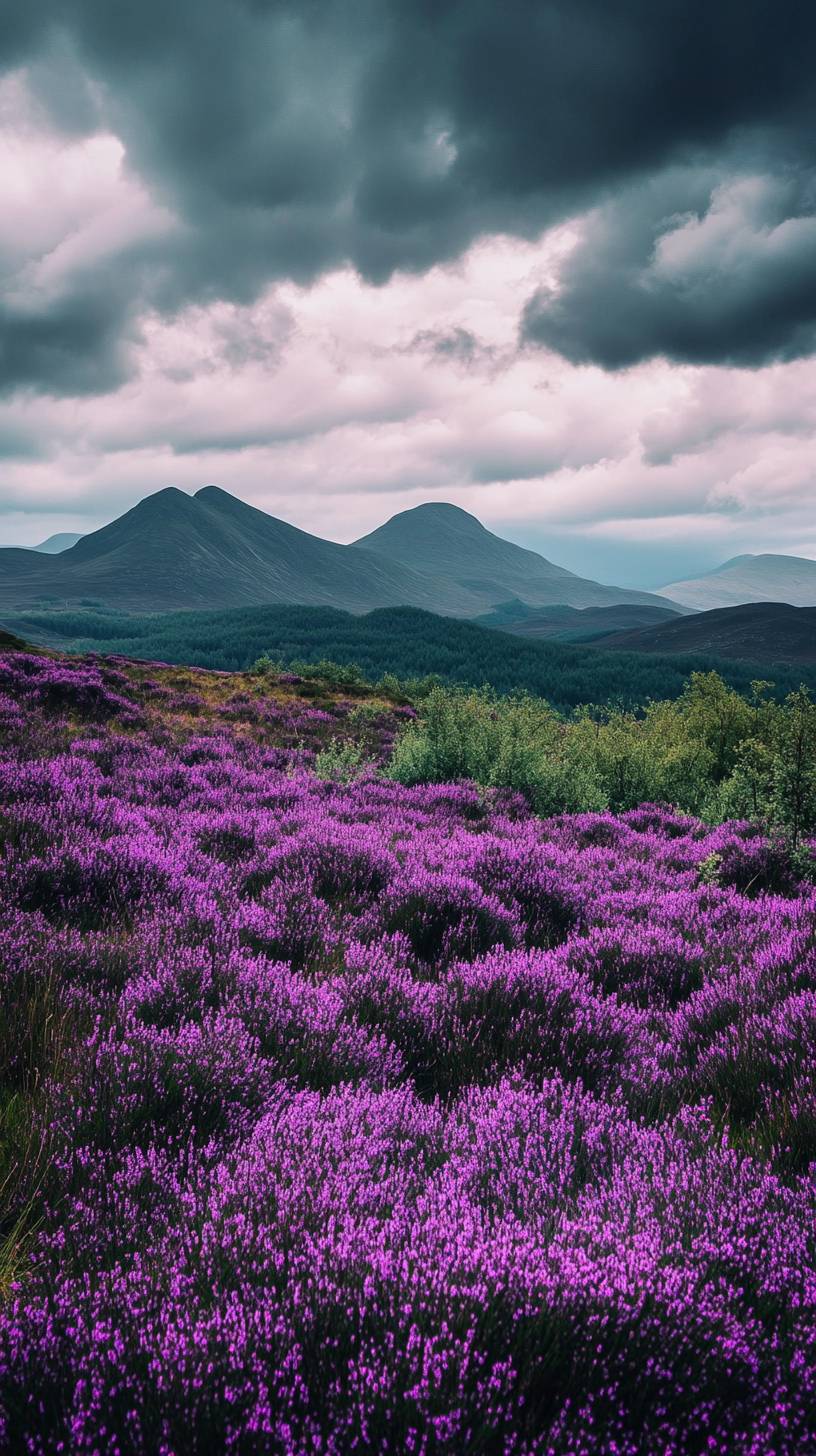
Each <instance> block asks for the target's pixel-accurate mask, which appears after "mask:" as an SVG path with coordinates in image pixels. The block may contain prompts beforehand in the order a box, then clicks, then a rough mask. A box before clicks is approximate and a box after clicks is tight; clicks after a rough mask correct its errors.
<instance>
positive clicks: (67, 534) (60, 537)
mask: <svg viewBox="0 0 816 1456" xmlns="http://www.w3.org/2000/svg"><path fill="white" fill-rule="evenodd" d="M81 540H82V536H81V534H80V533H79V532H78V531H58V532H57V534H56V535H55V536H49V537H48V539H47V540H46V541H41V542H40V544H39V546H32V548H31V549H32V551H44V552H45V554H46V556H58V555H59V553H60V551H67V550H68V549H69V548H70V547H71V546H76V543H77V541H81Z"/></svg>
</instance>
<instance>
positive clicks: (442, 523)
mask: <svg viewBox="0 0 816 1456" xmlns="http://www.w3.org/2000/svg"><path fill="white" fill-rule="evenodd" d="M406 538H407V544H406ZM372 543H373V544H372ZM510 598H518V599H519V600H521V601H523V602H524V603H526V604H527V605H528V606H531V607H541V606H544V605H559V604H563V605H565V606H572V607H588V606H598V607H600V606H615V605H623V604H642V605H649V606H652V607H655V606H658V607H660V608H662V609H663V610H667V609H668V610H671V609H672V608H673V604H672V603H671V602H667V600H666V599H665V598H664V597H662V596H655V595H653V594H651V593H647V592H633V591H629V590H627V589H626V588H624V587H609V586H604V585H601V584H600V583H598V582H594V581H590V580H588V579H585V578H582V577H579V576H576V575H575V574H574V573H572V572H569V571H567V570H566V569H565V568H564V567H561V566H557V565H555V564H554V563H553V562H550V561H548V560H547V559H546V558H545V557H543V556H541V555H539V554H538V553H537V552H535V551H529V550H527V549H526V548H524V547H522V546H517V545H515V543H513V542H510V541H506V540H504V538H502V537H500V536H496V535H495V534H494V533H493V532H492V531H489V530H488V529H487V527H485V526H483V525H482V523H481V522H480V521H479V520H478V519H477V518H476V517H475V516H472V515H470V514H469V513H468V512H467V511H463V510H462V509H461V508H460V507H458V506H453V505H450V504H447V503H442V502H436V503H427V504H425V505H423V506H418V507H414V508H413V510H411V511H407V512H400V513H398V515H396V516H394V517H392V518H391V519H390V520H389V521H386V522H385V523H384V525H383V526H382V527H379V528H378V529H377V531H375V532H372V533H370V534H369V536H367V537H363V538H361V540H360V541H358V542H353V543H351V544H350V545H340V544H338V543H337V542H334V541H327V540H324V539H323V538H322V537H320V536H313V535H311V534H310V533H309V532H307V531H303V530H301V529H300V528H299V527H297V526H293V525H291V524H290V523H289V522H287V521H284V520H281V519H279V518H278V517H275V516H271V515H269V514H268V513H267V512H265V511H262V510H259V509H258V508H257V507H255V506H251V505H249V504H247V503H246V502H245V501H242V500H240V499H239V498H238V497H236V496H233V495H231V494H230V493H229V492H228V491H225V490H223V489H221V488H220V487H218V486H212V485H208V486H203V487H201V489H200V490H198V491H197V492H196V493H195V494H194V495H188V494H187V492H186V491H182V490H179V489H178V488H177V487H175V486H167V487H165V488H164V489H163V490H159V491H156V492H154V493H153V494H152V495H149V496H145V497H144V498H143V499H142V500H141V501H138V502H137V503H136V505H134V506H132V507H131V508H130V509H129V510H127V511H125V512H124V513H123V514H122V515H120V516H118V517H117V518H116V519H115V520H113V521H111V522H109V523H108V524H107V525H105V526H101V527H100V528H99V529H98V530H96V531H92V532H90V533H88V534H87V535H84V536H81V537H80V538H79V539H78V540H77V541H76V542H75V543H74V544H73V545H72V546H70V547H68V548H67V549H65V550H63V551H60V552H59V553H56V554H53V555H47V554H45V553H41V552H39V551H36V550H26V549H24V548H22V547H6V548H4V549H0V607H4V608H6V609H7V610H8V609H16V608H24V607H27V606H32V605H35V604H37V603H40V604H43V603H45V604H46V605H47V604H52V603H61V604H65V605H82V604H85V605H94V606H97V605H102V606H104V607H112V608H116V609H123V610H126V611H147V612H152V611H166V610H183V609H185V608H187V609H221V608H224V609H227V608H230V607H238V606H255V605H259V606H260V605H264V604H272V603H280V604H292V605H301V606H331V607H337V608H339V609H340V610H345V611H351V612H356V613H361V612H367V611H372V610H375V609H377V608H379V607H391V606H411V607H419V608H421V609H423V610H425V611H431V612H434V613H437V614H440V615H443V616H451V617H460V618H463V619H475V618H477V617H479V616H481V615H483V614H484V613H485V612H489V611H490V610H491V609H493V608H494V607H495V606H496V605H497V604H499V603H501V602H506V601H507V600H508V599H510ZM676 610H679V609H676Z"/></svg>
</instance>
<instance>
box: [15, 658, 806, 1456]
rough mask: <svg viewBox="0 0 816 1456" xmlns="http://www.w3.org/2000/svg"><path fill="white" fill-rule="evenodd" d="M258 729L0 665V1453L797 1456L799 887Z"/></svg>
mask: <svg viewBox="0 0 816 1456" xmlns="http://www.w3.org/2000/svg"><path fill="white" fill-rule="evenodd" d="M160 679H161V680H160ZM279 687H280V692H279V694H278V697H277V698H276V697H275V696H274V695H272V694H266V695H265V696H258V695H256V696H253V695H252V694H251V693H250V692H249V691H247V690H245V689H242V690H239V689H238V688H234V687H233V686H231V685H230V682H229V679H224V680H223V681H222V682H220V683H215V682H214V681H211V680H210V679H206V680H205V679H204V677H202V681H201V682H200V683H199V684H196V685H195V686H191V685H190V683H180V682H178V681H176V680H175V679H174V678H173V677H172V674H170V675H169V676H168V675H165V677H162V674H161V670H160V669H159V668H156V667H155V666H154V667H153V668H152V669H151V670H150V675H147V673H146V672H142V673H141V674H139V673H137V672H135V671H134V672H129V671H127V670H126V665H123V664H117V667H116V668H114V669H111V668H110V667H109V666H106V665H105V664H104V663H98V664H94V663H89V662H85V663H77V664H75V665H71V664H67V665H66V664H65V663H59V664H51V663H50V662H49V660H48V659H46V658H35V657H28V658H26V657H25V656H24V655H23V654H16V655H10V656H9V657H8V658H7V659H5V660H3V662H2V663H0V693H2V700H0V707H1V708H2V712H3V715H4V718H3V721H4V722H5V723H7V724H8V725H9V728H8V731H7V732H4V734H3V739H2V742H3V748H2V751H1V752H0V847H1V851H2V876H3V895H2V899H1V900H0V956H1V960H0V1015H1V1016H2V1034H3V1059H2V1071H0V1114H2V1123H1V1124H0V1158H2V1163H1V1164H0V1190H1V1191H0V1216H2V1220H3V1222H2V1229H1V1230H0V1231H1V1232H2V1236H3V1253H2V1262H0V1279H1V1280H2V1283H1V1284H0V1289H1V1290H2V1304H0V1431H2V1438H1V1439H0V1445H2V1446H3V1448H4V1449H9V1450H20V1451H29V1452H35V1453H42V1456H45V1453H52V1452H58V1451H65V1452H72V1451H76V1452H88V1453H91V1452H94V1453H95V1452H106V1453H107V1452H112V1453H120V1456H125V1453H142V1452H145V1453H146V1452H151V1453H152V1452H162V1453H165V1456H170V1453H186V1452H194V1453H210V1452H218V1451H223V1450H227V1451H229V1450H234V1451H238V1452H241V1453H244V1452H256V1453H260V1452H270V1453H281V1456H283V1453H291V1456H295V1453H298V1456H300V1453H304V1456H305V1453H315V1456H317V1453H321V1456H331V1453H336V1456H341V1453H345V1452H349V1451H360V1452H371V1453H373V1452H393V1453H402V1452H412V1453H428V1456H430V1453H435V1452H450V1453H459V1452H471V1451H472V1452H480V1453H496V1456H502V1453H518V1456H533V1453H535V1456H538V1453H541V1456H544V1453H553V1456H559V1453H560V1456H567V1453H586V1456H601V1453H607V1452H612V1451H614V1452H617V1453H630V1456H636V1453H644V1452H649V1453H651V1452H661V1453H692V1452H701V1453H702V1452H714V1453H721V1456H725V1453H742V1456H748V1453H751V1456H771V1453H776V1456H782V1453H791V1456H792V1453H795V1452H802V1451H807V1450H813V1449H816V1179H814V1176H813V1167H814V1163H815V1162H816V915H815V913H814V912H816V894H814V891H813V888H812V887H811V886H809V885H807V884H805V883H803V882H802V881H801V880H800V879H799V878H798V877H797V874H796V871H795V866H794V865H792V864H791V863H789V862H787V861H785V860H784V853H783V851H782V850H780V849H779V848H778V847H777V846H776V845H769V844H768V843H767V842H766V841H765V840H764V839H763V838H762V836H761V835H759V834H758V833H757V831H756V830H754V829H752V828H751V826H749V825H747V824H731V825H724V826H720V827H719V828H716V829H709V828H708V827H706V826H705V825H704V824H702V823H700V822H699V821H698V820H695V819H692V818H689V817H685V816H679V815H675V814H672V813H671V812H670V811H667V810H666V809H664V808H660V807H659V806H645V807H644V808H642V809H640V810H637V811H633V812H631V813H627V814H623V815H621V816H619V817H617V818H616V817H613V816H611V815H608V814H603V813H597V814H595V813H593V814H581V815H561V816H556V817H554V818H551V819H547V820H542V819H539V818H536V817H534V816H533V815H532V814H530V813H529V812H528V811H527V810H526V809H525V807H524V805H523V803H522V802H521V801H520V800H519V798H518V797H517V796H510V795H505V796H504V797H502V795H501V794H499V793H497V792H494V791H490V790H477V789H476V788H474V787H473V786H472V785H468V784H461V785H436V786H417V787H414V788H405V787H402V786H400V785H398V784H396V783H393V782H388V781H387V780H384V779H383V778H382V777H379V776H378V775H377V774H376V773H375V771H374V769H373V768H369V769H368V770H366V769H365V767H364V766H363V767H362V768H361V770H360V775H359V776H358V777H356V778H352V779H351V781H350V782H342V781H338V780H337V779H334V778H332V777H331V776H329V777H328V778H321V777H318V776H316V775H315V774H314V773H313V772H312V771H311V766H312V765H313V763H314V761H315V756H316V755H318V754H320V753H321V752H326V751H327V745H328V746H330V745H332V744H334V743H336V741H337V740H338V738H339V737H341V736H342V731H343V723H344V721H345V715H346V714H347V712H348V709H347V708H346V707H344V706H343V705H339V706H335V707H334V708H332V705H331V704H323V705H321V706H314V705H313V704H310V703H308V702H305V701H302V700H300V699H298V698H297V696H296V694H297V689H298V687H299V684H298V682H296V681H292V680H291V676H290V678H289V679H286V678H283V679H281V682H280V685H279ZM242 692H243V696H242ZM377 713H379V715H380V716H379V717H377ZM370 717H371V722H372V723H374V731H373V733H372V735H371V738H370V743H369V745H368V748H367V750H366V753H367V756H368V758H370V760H371V761H372V762H373V761H375V760H376V759H377V757H378V751H379V753H380V756H381V755H382V751H384V748H386V749H387V746H388V744H389V742H390V740H391V737H392V736H393V728H394V724H393V721H392V720H391V719H389V717H388V713H387V712H386V710H385V709H383V710H382V712H380V710H379V709H376V710H375V709H372V714H371V715H370ZM392 719H393V715H392ZM378 744H379V750H378ZM332 752H333V753H334V755H335V757H334V759H333V760H332V761H333V762H334V761H337V760H338V751H337V750H336V749H332ZM712 866H714V867H715V868H716V870H717V872H716V873H712ZM20 1149H22V1150H23V1152H24V1156H23V1157H22V1158H21V1157H20Z"/></svg>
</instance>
